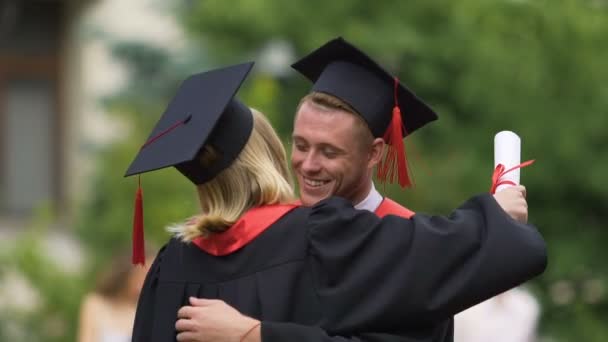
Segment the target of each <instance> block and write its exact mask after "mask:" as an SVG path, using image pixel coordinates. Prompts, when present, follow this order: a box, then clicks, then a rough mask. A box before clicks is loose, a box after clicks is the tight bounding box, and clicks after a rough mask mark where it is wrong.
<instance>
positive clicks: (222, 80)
mask: <svg viewBox="0 0 608 342" xmlns="http://www.w3.org/2000/svg"><path fill="white" fill-rule="evenodd" d="M252 67H253V62H249V63H243V64H238V65H233V66H229V67H226V68H222V69H215V70H211V71H208V72H204V73H200V74H195V75H192V76H190V77H188V78H187V79H186V80H185V81H184V82H183V83H182V84H181V86H180V87H179V89H178V91H177V94H176V95H175V97H174V98H173V99H172V100H171V102H170V103H169V106H168V107H167V109H166V110H165V112H164V113H163V115H162V116H161V117H160V120H159V121H158V123H157V124H156V126H155V127H154V129H153V130H152V133H151V134H150V136H149V137H148V139H147V140H146V142H145V143H144V144H143V146H142V147H141V148H140V150H139V152H138V153H137V156H135V160H133V162H132V163H131V165H130V166H129V169H128V170H127V172H126V174H125V176H131V175H135V174H140V173H144V172H148V171H153V170H158V169H162V168H165V167H168V166H175V168H176V169H178V170H179V171H180V172H181V173H182V174H183V175H184V176H186V177H188V179H190V181H191V182H192V183H194V184H203V183H205V182H207V181H209V180H211V179H212V178H213V177H215V176H216V175H217V174H218V173H220V172H221V171H222V170H224V169H225V168H227V167H228V166H230V164H231V163H232V162H233V161H234V159H236V157H237V156H238V155H239V153H240V152H241V150H242V149H243V147H244V146H245V144H246V143H247V141H248V140H249V136H250V135H251V131H252V129H253V115H252V113H251V110H250V109H249V108H248V107H246V106H245V105H243V104H242V103H241V102H239V101H238V100H236V99H235V98H234V95H235V94H236V92H237V90H238V89H239V88H240V86H241V84H242V83H243V81H244V80H245V78H246V77H247V75H248V74H249V71H250V70H251V68H252ZM205 144H209V145H211V146H213V147H214V149H215V151H216V152H218V159H217V160H215V161H214V162H213V164H212V165H211V166H209V167H206V168H204V167H202V166H201V164H200V162H199V160H198V154H199V151H200V150H201V148H202V147H203V146H204V145H205ZM144 262H145V253H144V227H143V194H142V190H141V187H138V189H137V192H136V194H135V209H134V215H133V263H134V264H140V263H141V264H143V263H144Z"/></svg>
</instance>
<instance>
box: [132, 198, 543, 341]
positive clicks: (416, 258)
mask: <svg viewBox="0 0 608 342" xmlns="http://www.w3.org/2000/svg"><path fill="white" fill-rule="evenodd" d="M545 266H546V250H545V245H544V241H543V239H542V237H541V236H540V234H539V233H538V232H537V231H536V229H535V228H534V227H532V226H530V225H524V224H519V223H517V222H515V221H513V220H512V219H511V218H510V217H508V215H507V214H506V213H504V212H503V211H502V209H501V208H500V207H499V206H498V204H497V203H496V202H495V200H494V199H493V198H492V196H491V195H481V196H478V197H475V198H473V199H471V200H469V201H467V202H466V203H465V204H464V205H463V206H462V207H461V208H459V209H457V210H456V211H455V212H454V213H453V214H452V215H451V216H449V217H436V216H426V215H423V214H416V215H415V216H414V217H413V218H412V219H410V220H407V219H402V218H399V217H396V216H390V215H389V216H387V217H385V218H383V219H379V218H378V217H377V216H376V215H374V214H373V213H370V212H367V211H357V210H354V209H353V208H352V205H351V204H350V203H349V202H348V201H345V200H343V199H340V198H331V199H328V200H325V201H323V202H321V203H320V204H318V205H316V206H315V207H313V208H312V209H306V208H297V209H295V210H293V211H291V212H290V213H288V214H287V215H285V216H284V217H282V218H281V219H280V220H279V221H277V222H276V223H274V224H273V225H272V226H270V227H269V228H268V229H267V230H265V231H264V232H263V233H262V234H261V235H259V236H258V237H257V238H256V239H254V240H253V241H251V242H250V243H249V244H247V245H246V246H244V247H243V248H241V249H240V250H238V251H236V252H234V253H232V254H230V255H227V256H223V257H215V256H211V255H209V254H207V253H205V252H203V251H202V250H200V249H199V248H197V247H196V246H194V245H192V244H184V243H181V242H179V241H177V240H171V241H170V242H169V243H168V244H167V245H166V246H165V247H164V248H163V249H162V250H161V251H160V252H159V255H158V257H157V259H156V260H155V262H154V264H153V265H152V267H151V269H150V271H149V274H148V276H147V278H146V281H145V284H144V288H143V290H142V293H141V295H140V300H139V303H138V309H137V314H136V319H135V325H134V331H133V340H134V341H174V340H175V327H174V326H175V321H176V320H177V311H178V309H179V308H180V307H181V306H183V305H187V304H188V297H189V296H197V297H203V298H214V299H221V300H224V301H225V302H227V303H228V304H230V305H232V306H234V307H235V308H236V309H238V310H239V311H241V312H242V313H244V314H246V315H249V316H252V317H255V318H257V319H260V320H262V321H263V323H262V330H261V331H262V339H263V340H264V341H266V342H269V341H270V342H274V341H325V340H327V341H347V340H349V341H450V340H452V332H451V328H452V327H451V321H449V319H450V317H451V316H452V315H454V314H456V313H457V312H459V311H461V310H463V309H465V308H468V307H470V306H473V305H475V304H477V303H479V302H481V301H483V300H486V299H488V298H490V297H492V296H494V295H496V294H498V293H501V292H503V291H505V290H507V289H509V288H512V287H514V286H517V285H519V284H521V283H522V282H524V281H526V280H528V279H530V278H532V277H534V276H536V275H537V274H540V273H541V272H542V271H543V270H544V268H545ZM446 320H447V321H446ZM445 322H448V323H447V324H446V323H445ZM306 325H308V326H309V327H306Z"/></svg>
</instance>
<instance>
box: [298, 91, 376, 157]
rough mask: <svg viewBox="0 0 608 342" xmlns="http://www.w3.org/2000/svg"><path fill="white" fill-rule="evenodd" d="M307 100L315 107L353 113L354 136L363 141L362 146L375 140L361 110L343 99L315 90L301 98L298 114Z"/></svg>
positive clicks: (368, 144) (328, 110)
mask: <svg viewBox="0 0 608 342" xmlns="http://www.w3.org/2000/svg"><path fill="white" fill-rule="evenodd" d="M305 102H308V103H311V104H313V105H314V106H315V107H317V108H320V109H322V110H324V111H326V112H330V111H336V110H338V111H343V112H346V113H349V114H352V115H353V116H354V117H355V127H354V132H353V137H354V138H355V140H357V141H360V142H361V146H365V147H367V146H370V145H371V144H372V142H373V140H374V135H373V134H372V131H371V129H370V128H369V126H368V124H367V122H365V120H363V117H362V116H361V114H359V112H357V111H356V110H355V109H354V108H353V107H352V106H351V105H349V104H348V103H346V102H344V101H342V100H341V99H339V98H337V97H335V96H333V95H330V94H327V93H322V92H318V91H313V92H311V93H310V94H308V95H306V96H304V97H303V98H302V99H301V100H300V103H299V104H298V108H297V109H296V115H297V113H298V112H299V111H300V107H302V105H303V104H304V103H305Z"/></svg>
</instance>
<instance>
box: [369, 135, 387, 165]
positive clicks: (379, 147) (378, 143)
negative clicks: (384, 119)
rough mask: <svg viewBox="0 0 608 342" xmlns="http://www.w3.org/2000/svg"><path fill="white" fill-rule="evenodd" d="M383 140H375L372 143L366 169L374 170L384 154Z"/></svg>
mask: <svg viewBox="0 0 608 342" xmlns="http://www.w3.org/2000/svg"><path fill="white" fill-rule="evenodd" d="M383 152H384V139H382V138H375V139H374V141H373V142H372V148H371V150H370V153H369V160H368V164H367V167H368V168H370V169H371V168H374V167H375V166H376V165H377V164H378V163H379V162H380V160H381V159H382V155H383V154H384V153H383Z"/></svg>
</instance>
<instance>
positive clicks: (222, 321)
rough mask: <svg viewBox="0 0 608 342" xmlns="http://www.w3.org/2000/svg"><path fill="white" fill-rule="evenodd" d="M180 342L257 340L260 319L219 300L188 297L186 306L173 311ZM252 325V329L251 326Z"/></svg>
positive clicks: (250, 341)
mask: <svg viewBox="0 0 608 342" xmlns="http://www.w3.org/2000/svg"><path fill="white" fill-rule="evenodd" d="M177 318H178V320H177V322H176V323H175V329H177V332H178V334H177V340H178V341H180V342H184V341H187V342H235V341H241V339H242V338H243V336H244V335H245V334H247V336H246V338H245V339H243V341H247V342H259V341H260V340H261V337H260V326H259V323H260V321H258V320H256V319H253V318H251V317H247V316H245V315H243V314H241V313H240V312H238V311H237V310H236V309H235V308H233V307H232V306H230V305H228V304H226V303H225V302H224V301H222V300H217V299H199V298H194V297H190V305H189V306H183V307H181V308H180V309H179V311H178V312H177ZM254 327H255V328H254ZM252 328H253V330H252Z"/></svg>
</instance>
